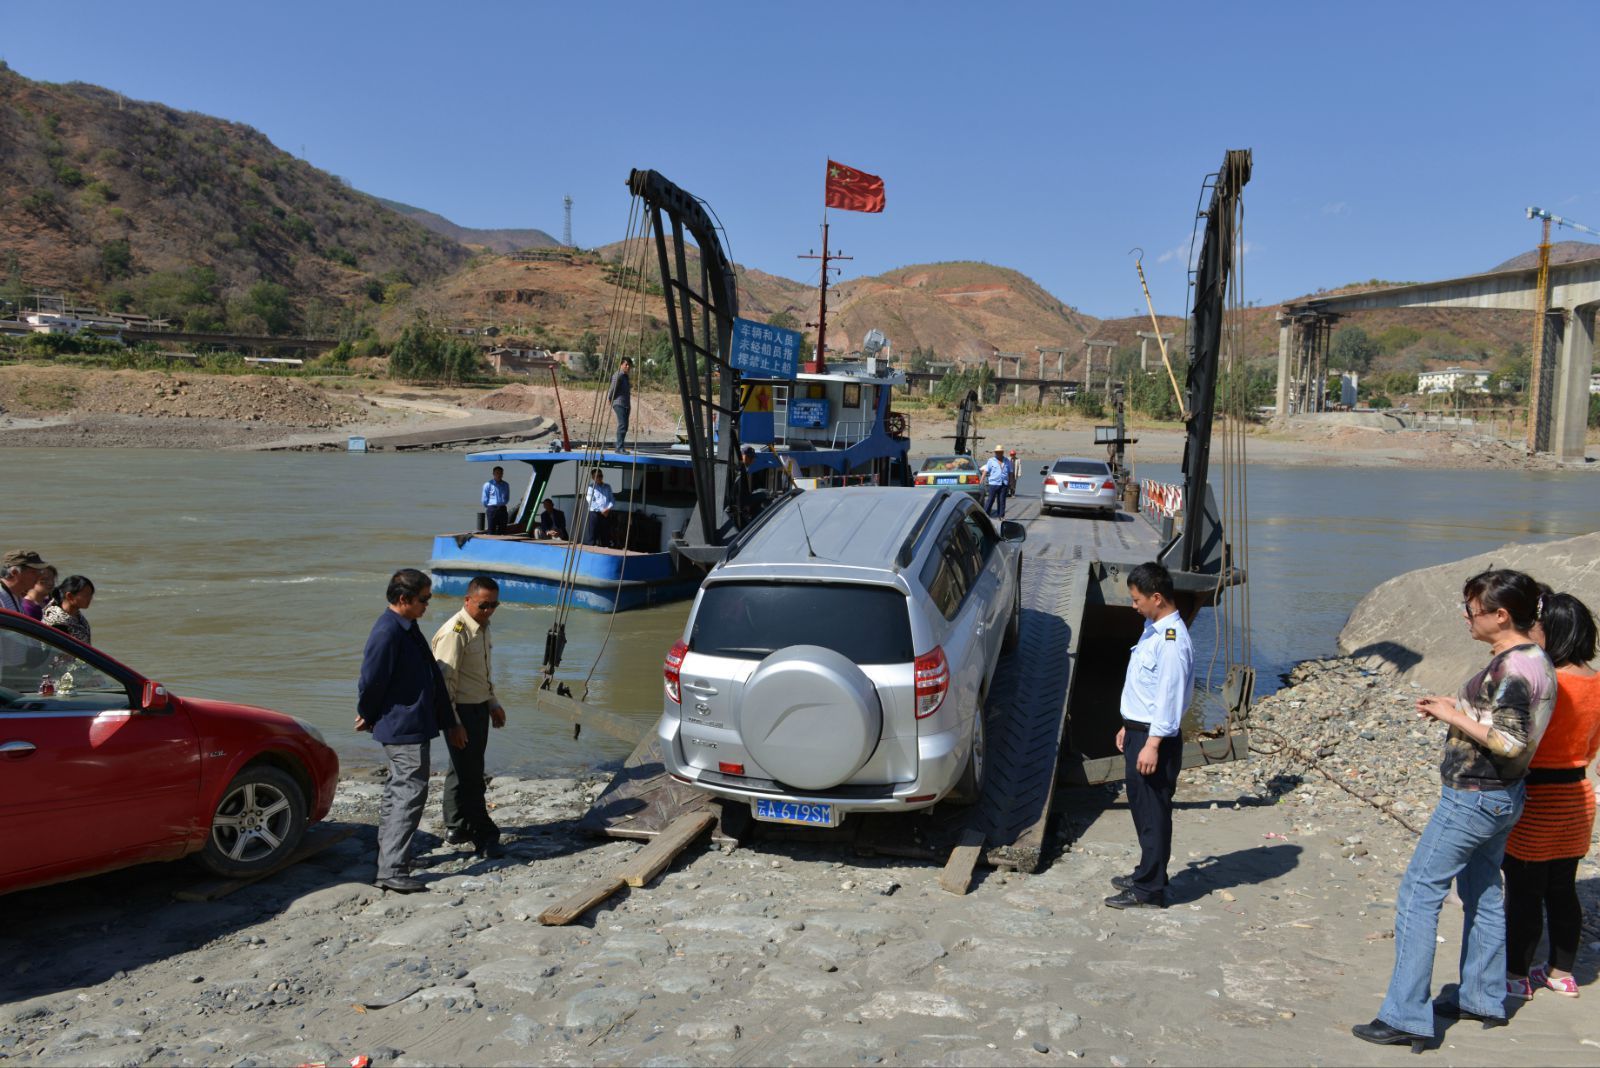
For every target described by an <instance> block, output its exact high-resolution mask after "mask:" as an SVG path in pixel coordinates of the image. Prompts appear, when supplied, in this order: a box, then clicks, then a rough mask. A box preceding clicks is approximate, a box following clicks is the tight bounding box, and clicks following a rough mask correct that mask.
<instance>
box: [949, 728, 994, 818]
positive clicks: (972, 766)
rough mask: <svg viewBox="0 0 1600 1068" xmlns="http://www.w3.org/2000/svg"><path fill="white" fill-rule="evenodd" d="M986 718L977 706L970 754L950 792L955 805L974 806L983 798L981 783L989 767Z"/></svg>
mask: <svg viewBox="0 0 1600 1068" xmlns="http://www.w3.org/2000/svg"><path fill="white" fill-rule="evenodd" d="M988 718H989V717H988V716H987V715H986V714H985V712H984V708H983V706H982V705H979V706H978V714H977V716H976V717H975V718H974V719H973V721H972V752H971V754H970V755H969V756H968V757H967V766H966V769H965V770H963V771H962V772H961V778H960V779H959V780H957V782H956V785H955V789H953V790H951V791H950V800H951V801H954V802H955V803H956V804H959V805H975V804H977V803H978V799H979V798H980V797H982V796H983V782H984V778H985V776H986V775H987V774H988V767H989V746H988V739H987V737H986V735H987V733H988V732H987V731H986V730H985V728H984V721H985V720H987V719H988Z"/></svg>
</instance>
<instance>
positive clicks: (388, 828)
mask: <svg viewBox="0 0 1600 1068" xmlns="http://www.w3.org/2000/svg"><path fill="white" fill-rule="evenodd" d="M385 596H386V597H387V599H388V602H389V608H388V610H387V611H385V612H383V613H381V614H379V616H378V620H377V622H376V623H374V624H373V625H372V633H371V634H369V635H368V636H367V648H366V652H365V654H364V655H363V658H362V661H361V681H360V683H359V688H358V694H359V696H358V697H357V700H356V710H357V711H356V730H358V731H371V732H372V736H373V737H374V738H376V739H377V740H378V741H379V742H381V743H382V744H383V755H384V757H385V758H387V759H388V761H389V781H388V782H387V783H386V784H384V787H383V800H382V802H380V803H379V806H378V876H377V879H376V880H375V881H374V884H375V885H376V886H378V887H380V888H382V889H384V890H393V891H394V892H395V893H397V894H414V893H416V892H417V891H419V890H426V889H427V888H428V887H427V885H426V884H424V883H423V882H421V881H420V880H417V879H414V878H412V876H411V840H412V838H414V837H415V836H416V833H417V826H418V825H419V824H420V823H421V822H422V809H423V807H424V806H425V805H426V804H427V801H428V762H429V756H430V754H429V748H430V746H431V743H432V741H433V737H434V735H436V734H438V733H439V732H440V731H443V732H444V735H445V738H446V739H447V740H448V741H449V743H450V745H451V746H453V747H455V748H460V747H461V746H463V745H465V744H466V741H467V732H466V729H465V728H463V727H462V726H461V723H460V722H459V721H458V720H457V719H456V714H455V709H454V707H453V706H452V705H451V704H450V692H449V689H448V687H447V686H446V685H445V680H444V676H443V675H441V674H440V672H439V665H438V663H436V662H435V661H434V659H433V651H432V650H431V649H429V648H428V640H427V639H426V638H424V637H423V636H422V632H421V630H420V629H419V628H418V626H417V620H419V619H421V618H422V616H423V613H425V612H427V610H428V602H429V601H431V600H433V583H432V581H431V580H430V579H429V578H428V576H427V575H424V574H423V573H422V572H420V571H418V570H416V569H415V568H410V567H406V568H401V569H400V570H399V571H396V572H395V573H394V574H393V575H392V576H391V577H390V579H389V588H388V590H387V591H386V594H385Z"/></svg>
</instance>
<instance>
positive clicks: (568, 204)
mask: <svg viewBox="0 0 1600 1068" xmlns="http://www.w3.org/2000/svg"><path fill="white" fill-rule="evenodd" d="M561 207H562V209H563V211H564V212H565V213H566V223H565V224H564V225H563V226H562V227H561V243H562V244H563V245H566V246H567V247H568V248H571V247H572V197H571V196H564V197H562V198H561Z"/></svg>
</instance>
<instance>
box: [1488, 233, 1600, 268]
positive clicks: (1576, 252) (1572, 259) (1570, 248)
mask: <svg viewBox="0 0 1600 1068" xmlns="http://www.w3.org/2000/svg"><path fill="white" fill-rule="evenodd" d="M1593 259H1600V245H1597V244H1595V243H1594V242H1592V241H1557V242H1555V243H1553V244H1552V245H1551V246H1550V262H1551V263H1577V262H1578V261H1579V260H1593ZM1537 266H1539V250H1538V249H1536V248H1535V249H1530V250H1528V251H1527V252H1524V253H1522V254H1521V255H1520V256H1513V257H1511V258H1510V259H1509V260H1506V262H1504V263H1502V264H1501V265H1500V266H1498V267H1492V268H1490V270H1489V272H1488V273H1490V274H1493V273H1495V272H1496V271H1525V270H1527V269H1528V268H1529V267H1537Z"/></svg>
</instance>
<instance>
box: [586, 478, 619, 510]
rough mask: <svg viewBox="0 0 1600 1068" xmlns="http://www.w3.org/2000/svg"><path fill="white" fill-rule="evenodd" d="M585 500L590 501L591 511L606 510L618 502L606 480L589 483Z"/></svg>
mask: <svg viewBox="0 0 1600 1068" xmlns="http://www.w3.org/2000/svg"><path fill="white" fill-rule="evenodd" d="M585 500H587V501H588V503H589V511H591V512H604V511H605V510H606V509H608V508H610V507H611V506H612V505H614V504H615V503H616V498H615V497H614V496H613V495H612V493H611V487H610V486H608V485H606V484H605V483H604V482H591V483H589V489H588V492H587V493H586V494H585Z"/></svg>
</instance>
